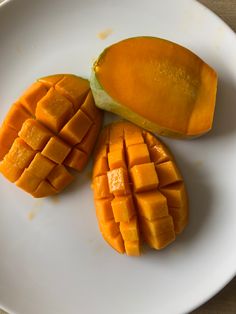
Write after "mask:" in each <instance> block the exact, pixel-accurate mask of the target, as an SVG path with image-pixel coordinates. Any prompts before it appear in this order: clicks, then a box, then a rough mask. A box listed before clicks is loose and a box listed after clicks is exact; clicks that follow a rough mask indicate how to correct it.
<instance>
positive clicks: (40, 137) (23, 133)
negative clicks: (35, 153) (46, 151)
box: [19, 119, 52, 150]
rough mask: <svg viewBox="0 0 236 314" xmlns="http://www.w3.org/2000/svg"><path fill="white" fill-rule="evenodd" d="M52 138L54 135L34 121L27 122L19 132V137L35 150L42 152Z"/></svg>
mask: <svg viewBox="0 0 236 314" xmlns="http://www.w3.org/2000/svg"><path fill="white" fill-rule="evenodd" d="M51 136H52V133H51V132H50V131H49V130H48V129H47V128H45V127H44V126H42V125H41V124H40V123H39V122H38V121H37V120H34V119H28V120H26V121H25V122H24V123H23V125H22V128H21V130H20V132H19V137H20V138H22V139H23V140H24V141H25V142H26V143H27V144H28V145H29V146H30V147H31V148H32V149H34V150H42V149H43V148H44V146H45V145H46V143H47V142H48V140H49V139H50V137H51Z"/></svg>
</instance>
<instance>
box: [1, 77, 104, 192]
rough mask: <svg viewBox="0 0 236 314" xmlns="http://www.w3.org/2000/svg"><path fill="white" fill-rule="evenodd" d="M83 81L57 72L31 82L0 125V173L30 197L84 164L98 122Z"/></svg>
mask: <svg viewBox="0 0 236 314" xmlns="http://www.w3.org/2000/svg"><path fill="white" fill-rule="evenodd" d="M102 120H103V114H102V112H101V111H100V110H99V109H98V108H97V107H96V106H95V104H94V99H93V95H92V92H91V90H90V87H89V82H88V81H87V80H85V79H82V78H80V77H78V76H75V75H70V74H58V75H51V76H47V77H44V78H41V79H39V80H38V81H36V82H35V83H33V84H32V85H31V86H30V87H29V88H28V89H27V90H26V91H25V92H24V93H23V94H22V96H21V97H20V98H19V100H18V101H16V102H15V103H14V104H13V105H12V106H11V108H10V109H9V111H8V113H7V115H6V117H5V119H4V121H3V123H2V126H1V128H0V147H1V149H0V172H1V173H2V174H3V176H5V178H6V179H8V180H9V181H11V182H15V184H16V185H17V186H18V187H20V188H21V189H23V190H24V191H26V192H28V193H30V194H31V195H32V196H33V197H45V196H50V195H53V194H56V193H59V192H60V191H62V190H63V189H64V188H65V187H66V186H68V185H69V184H70V183H71V182H72V180H73V178H74V176H73V175H72V173H71V172H70V170H69V169H70V168H71V169H75V170H77V171H82V170H83V169H84V167H85V166H86V165H87V163H88V160H89V156H90V154H91V152H92V149H93V147H94V144H95V141H96V138H97V136H98V133H99V130H100V128H101V125H102Z"/></svg>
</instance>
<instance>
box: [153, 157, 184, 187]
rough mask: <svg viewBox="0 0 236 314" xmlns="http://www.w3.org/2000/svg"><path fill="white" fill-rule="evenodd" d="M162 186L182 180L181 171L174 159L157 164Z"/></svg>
mask: <svg viewBox="0 0 236 314" xmlns="http://www.w3.org/2000/svg"><path fill="white" fill-rule="evenodd" d="M156 170H157V174H158V178H159V185H160V187H163V186H166V185H169V184H172V183H175V182H178V181H181V180H182V177H181V175H180V172H179V170H178V168H177V167H176V165H175V164H174V163H173V161H166V162H163V163H161V164H158V165H156Z"/></svg>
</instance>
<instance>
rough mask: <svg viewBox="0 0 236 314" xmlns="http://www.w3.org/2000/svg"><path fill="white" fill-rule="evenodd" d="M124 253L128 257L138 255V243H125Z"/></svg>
mask: <svg viewBox="0 0 236 314" xmlns="http://www.w3.org/2000/svg"><path fill="white" fill-rule="evenodd" d="M124 244H125V252H126V254H127V255H128V256H139V255H140V243H139V241H125V242H124Z"/></svg>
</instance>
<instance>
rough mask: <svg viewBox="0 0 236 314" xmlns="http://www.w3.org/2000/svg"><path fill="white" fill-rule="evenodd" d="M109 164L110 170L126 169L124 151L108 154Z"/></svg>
mask: <svg viewBox="0 0 236 314" xmlns="http://www.w3.org/2000/svg"><path fill="white" fill-rule="evenodd" d="M108 164H109V168H110V170H113V169H116V168H123V167H124V168H125V167H126V164H125V156H124V151H123V149H120V150H117V151H112V152H109V153H108Z"/></svg>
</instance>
